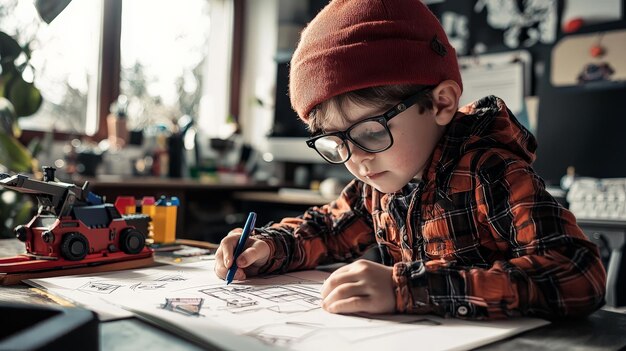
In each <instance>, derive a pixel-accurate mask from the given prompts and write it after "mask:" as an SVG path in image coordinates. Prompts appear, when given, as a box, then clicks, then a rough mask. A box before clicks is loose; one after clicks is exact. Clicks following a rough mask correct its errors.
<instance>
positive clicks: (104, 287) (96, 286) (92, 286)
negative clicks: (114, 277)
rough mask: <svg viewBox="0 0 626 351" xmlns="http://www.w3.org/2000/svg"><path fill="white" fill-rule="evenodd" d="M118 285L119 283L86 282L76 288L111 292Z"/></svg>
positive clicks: (104, 292)
mask: <svg viewBox="0 0 626 351" xmlns="http://www.w3.org/2000/svg"><path fill="white" fill-rule="evenodd" d="M120 287H121V285H119V284H109V283H101V282H88V283H87V284H85V285H83V286H81V287H80V288H78V290H80V291H82V292H86V293H97V294H111V293H113V292H114V291H115V290H117V289H118V288H120Z"/></svg>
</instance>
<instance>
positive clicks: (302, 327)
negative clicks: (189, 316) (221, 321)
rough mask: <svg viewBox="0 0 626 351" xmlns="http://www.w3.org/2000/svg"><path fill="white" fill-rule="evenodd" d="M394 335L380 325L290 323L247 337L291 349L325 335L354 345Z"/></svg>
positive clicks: (424, 322) (426, 323)
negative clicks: (343, 325)
mask: <svg viewBox="0 0 626 351" xmlns="http://www.w3.org/2000/svg"><path fill="white" fill-rule="evenodd" d="M401 323H403V324H406V325H411V326H413V327H414V330H417V328H420V327H434V326H438V325H441V323H440V322H437V321H435V320H431V319H428V318H424V317H420V316H417V317H415V318H414V319H412V320H407V321H404V322H401ZM394 333H396V332H395V331H394V330H390V329H387V328H381V325H379V324H372V325H371V326H369V327H368V326H363V325H359V326H352V327H333V328H327V327H326V326H325V325H324V324H321V323H310V322H308V323H307V322H288V323H276V324H267V325H264V326H261V327H259V328H257V329H254V330H252V331H250V332H248V333H246V335H248V336H252V337H254V338H257V339H259V340H261V341H262V342H264V343H266V344H268V345H273V346H280V347H286V348H289V347H290V346H292V345H293V344H298V343H304V342H306V339H307V338H311V339H313V338H316V337H321V336H323V334H327V335H328V336H330V334H332V335H333V337H340V338H342V339H344V340H347V341H349V342H350V343H352V344H359V343H367V342H368V341H369V340H370V339H372V338H381V337H387V336H392V335H393V334H394Z"/></svg>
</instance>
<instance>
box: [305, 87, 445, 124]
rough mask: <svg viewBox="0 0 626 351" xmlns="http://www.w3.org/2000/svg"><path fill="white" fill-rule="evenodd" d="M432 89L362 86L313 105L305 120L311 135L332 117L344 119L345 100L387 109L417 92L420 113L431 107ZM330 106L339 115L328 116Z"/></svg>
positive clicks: (345, 116) (332, 118) (345, 115)
mask: <svg viewBox="0 0 626 351" xmlns="http://www.w3.org/2000/svg"><path fill="white" fill-rule="evenodd" d="M432 89H433V87H432V86H423V85H414V84H396V85H385V86H377V87H370V88H364V89H359V90H355V91H350V92H347V93H343V94H339V95H337V96H334V97H332V98H330V99H328V100H326V101H324V102H322V103H320V104H318V105H316V106H315V107H313V109H312V110H311V112H309V115H308V118H307V120H306V123H307V126H308V130H309V132H310V133H311V134H312V135H315V134H319V133H321V132H323V131H324V130H325V129H326V126H327V125H328V124H329V123H330V122H331V121H333V120H334V118H336V117H339V118H342V119H346V118H347V114H346V111H345V109H344V106H345V104H346V103H347V102H352V103H355V104H357V105H360V106H366V107H374V108H380V109H387V108H391V107H392V106H393V105H395V104H397V103H399V102H400V101H402V100H404V99H406V98H407V97H409V96H411V95H413V94H417V93H418V92H419V93H420V94H419V95H418V100H417V102H416V105H417V106H418V107H419V111H420V113H424V111H425V110H431V109H432V108H433V100H432ZM330 107H334V109H335V111H339V116H329V115H328V110H329V108H330Z"/></svg>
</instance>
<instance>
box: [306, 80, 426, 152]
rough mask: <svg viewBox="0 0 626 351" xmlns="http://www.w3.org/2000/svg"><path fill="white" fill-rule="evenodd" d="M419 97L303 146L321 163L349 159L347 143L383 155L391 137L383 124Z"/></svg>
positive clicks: (407, 99) (417, 94)
mask: <svg viewBox="0 0 626 351" xmlns="http://www.w3.org/2000/svg"><path fill="white" fill-rule="evenodd" d="M422 93H423V91H420V92H418V93H416V94H413V95H411V96H409V97H408V98H406V99H405V100H403V101H401V102H400V103H399V104H397V105H395V106H394V107H392V108H391V109H390V110H388V111H387V112H385V113H383V114H382V115H380V116H375V117H370V118H366V119H364V120H361V121H359V122H357V123H355V124H353V125H352V126H350V127H349V128H348V129H346V130H344V131H338V132H332V133H326V134H322V135H318V136H314V137H312V138H310V139H308V140H307V141H306V144H307V145H308V146H309V147H310V148H313V149H315V151H317V153H318V154H320V156H322V158H323V159H325V160H326V161H328V162H330V163H334V164H341V163H344V162H346V161H348V160H349V159H350V156H351V155H352V152H351V151H350V147H349V146H348V143H347V140H350V141H351V142H352V143H353V144H354V145H356V146H357V147H358V148H359V149H361V150H363V151H365V152H370V153H376V152H383V151H385V150H387V149H389V148H390V147H391V146H392V145H393V135H391V131H390V130H389V126H388V125H387V123H388V122H389V121H390V120H391V119H392V118H394V117H395V116H397V115H399V114H400V113H402V112H404V111H405V110H406V109H408V108H409V107H411V106H413V105H415V103H416V102H417V100H418V98H419V96H420V95H421V94H422Z"/></svg>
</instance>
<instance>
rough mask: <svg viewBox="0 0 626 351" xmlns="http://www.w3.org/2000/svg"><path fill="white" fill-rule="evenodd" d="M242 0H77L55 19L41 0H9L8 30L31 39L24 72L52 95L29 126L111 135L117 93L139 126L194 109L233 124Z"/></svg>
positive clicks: (3, 23) (0, 26)
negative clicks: (237, 16) (43, 10)
mask: <svg viewBox="0 0 626 351" xmlns="http://www.w3.org/2000/svg"><path fill="white" fill-rule="evenodd" d="M236 2H238V0H184V1H178V2H173V1H171V0H132V1H122V0H106V1H104V0H73V1H71V3H70V4H69V5H68V6H67V8H65V10H64V11H63V12H62V13H61V14H60V15H59V16H58V17H57V18H56V19H55V20H54V21H52V22H51V23H50V24H46V23H45V22H43V21H42V20H41V19H40V18H39V15H38V14H37V12H36V9H35V7H34V5H33V0H2V3H1V4H0V30H2V31H5V32H6V33H8V34H9V35H12V36H14V37H16V38H17V39H18V42H19V43H20V44H21V45H24V44H26V43H28V44H29V45H30V48H31V49H32V57H31V60H30V63H31V65H32V69H30V70H27V71H25V72H24V78H25V79H27V80H28V79H30V81H34V84H35V86H36V87H37V88H38V89H39V90H40V91H41V94H42V96H43V98H44V103H43V105H42V107H41V108H40V109H39V110H38V111H37V112H36V113H35V114H34V115H33V116H28V117H22V118H20V119H19V122H20V126H21V127H22V128H23V129H27V130H54V131H56V132H64V133H70V134H80V135H85V134H86V135H94V134H96V136H97V137H98V138H101V137H105V136H106V134H105V133H104V132H103V130H104V129H105V128H106V122H105V118H104V117H105V115H106V114H107V113H108V111H109V105H110V104H111V102H112V101H114V100H115V99H116V98H117V97H118V94H123V95H125V96H126V97H127V101H128V117H129V120H128V124H129V127H130V128H137V129H143V128H145V127H146V126H148V125H154V124H163V125H166V126H167V125H169V126H172V124H173V122H175V120H176V119H177V118H179V117H181V116H182V115H185V114H186V115H190V116H192V117H194V118H195V119H196V121H197V122H198V123H199V124H201V125H202V126H205V127H207V126H215V125H216V123H217V124H219V123H225V122H226V120H227V117H228V114H229V110H230V106H229V99H230V84H229V81H230V78H231V76H230V75H231V65H230V61H231V51H232V42H233V41H232V33H233V21H234V6H235V5H234V4H235V3H236ZM239 3H241V2H239ZM120 8H121V11H120ZM120 12H121V18H120ZM118 50H119V51H118ZM118 53H119V55H118ZM118 77H119V80H118ZM204 82H211V84H204ZM118 83H119V85H118ZM208 128H210V127H208Z"/></svg>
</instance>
